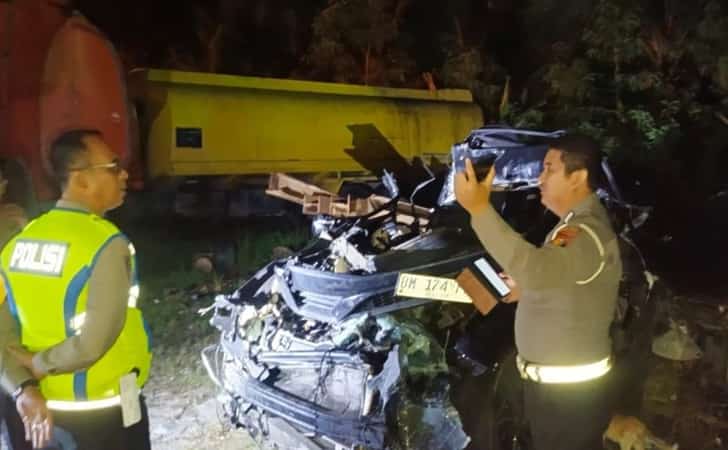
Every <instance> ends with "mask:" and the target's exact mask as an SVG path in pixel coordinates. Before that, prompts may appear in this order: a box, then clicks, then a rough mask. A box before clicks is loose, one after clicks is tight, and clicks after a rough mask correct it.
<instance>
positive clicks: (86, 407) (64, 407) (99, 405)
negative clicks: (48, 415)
mask: <svg viewBox="0 0 728 450" xmlns="http://www.w3.org/2000/svg"><path fill="white" fill-rule="evenodd" d="M46 404H47V406H48V409H54V410H56V411H91V410H95V409H104V408H111V407H112V406H119V405H121V396H120V395H117V396H115V397H109V398H104V399H101V400H88V401H79V402H74V401H66V400H48V402H47V403H46Z"/></svg>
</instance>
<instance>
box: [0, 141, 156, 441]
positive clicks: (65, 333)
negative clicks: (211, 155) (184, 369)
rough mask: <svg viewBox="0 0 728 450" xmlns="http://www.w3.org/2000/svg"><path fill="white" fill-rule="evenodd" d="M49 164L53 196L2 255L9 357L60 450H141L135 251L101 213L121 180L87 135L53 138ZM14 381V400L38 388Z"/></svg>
mask: <svg viewBox="0 0 728 450" xmlns="http://www.w3.org/2000/svg"><path fill="white" fill-rule="evenodd" d="M50 161H51V166H52V169H53V171H54V173H55V175H56V176H57V177H58V179H59V181H60V182H61V185H62V188H63V189H62V196H61V199H60V200H59V201H58V203H57V204H56V207H55V208H54V209H52V210H51V211H49V212H48V213H46V214H44V215H42V216H41V217H39V218H38V219H36V220H34V221H32V222H31V223H30V224H28V225H27V226H26V227H25V228H24V229H23V231H22V232H21V233H20V234H18V235H17V236H15V237H14V238H13V239H12V240H11V241H10V242H9V243H8V244H7V245H6V246H5V248H4V249H3V251H2V254H1V255H0V268H1V270H2V272H1V273H2V277H3V278H4V281H5V285H6V287H7V291H8V292H7V299H8V302H7V303H8V304H9V307H10V310H11V313H12V315H13V316H14V317H15V319H16V320H17V323H18V324H19V333H20V342H21V344H22V347H11V348H10V350H11V354H12V355H13V356H15V357H16V358H17V360H18V361H19V362H20V364H22V365H23V366H25V367H27V368H28V369H29V370H30V371H31V372H32V373H33V375H34V376H35V380H38V382H39V387H40V391H41V392H42V395H43V396H44V397H45V399H46V401H47V408H48V410H50V411H51V413H52V417H53V420H54V422H55V425H56V427H55V428H54V439H56V440H57V441H58V442H59V443H60V444H61V445H62V448H63V449H66V448H77V449H79V450H85V449H104V450H110V449H120V450H121V449H125V450H126V449H129V450H131V449H134V450H139V449H142V450H143V449H149V448H150V443H149V423H148V418H147V413H146V407H145V405H144V402H143V398H142V397H141V396H140V388H141V387H142V386H143V384H144V382H145V381H146V379H147V376H148V373H149V367H150V363H151V352H150V348H149V336H148V334H147V331H146V328H145V325H144V322H143V319H142V315H141V312H140V310H139V309H137V307H136V301H137V297H138V295H139V287H138V284H137V277H136V264H135V258H134V247H133V246H132V245H131V243H130V242H129V240H128V239H127V238H126V237H125V236H124V235H123V234H121V232H120V231H119V230H118V228H116V226H114V225H113V224H112V223H110V222H108V221H107V220H105V219H103V217H102V216H103V214H104V213H105V212H106V211H108V210H110V209H113V208H115V207H117V206H119V205H120V204H121V203H122V202H123V199H124V195H125V191H126V180H127V178H128V174H127V173H126V171H125V170H124V169H123V167H122V166H121V165H120V163H119V160H118V158H117V157H116V155H115V154H114V152H113V151H112V150H111V149H110V148H109V147H108V145H107V144H106V143H105V142H104V140H103V138H102V136H101V134H100V133H99V132H97V131H94V130H74V131H70V132H67V133H65V134H63V135H62V136H60V137H59V138H58V139H57V140H56V141H55V142H54V143H53V145H52V148H51V152H50ZM4 375H5V374H4ZM13 382H14V383H15V384H17V385H18V389H19V392H16V393H15V395H16V396H17V395H22V391H23V390H24V389H32V387H33V384H35V383H36V382H35V381H34V380H33V379H31V380H13ZM6 384H12V383H7V382H6ZM21 414H22V412H21ZM28 420H29V421H33V418H28ZM37 426H42V425H37ZM71 442H72V443H73V444H71Z"/></svg>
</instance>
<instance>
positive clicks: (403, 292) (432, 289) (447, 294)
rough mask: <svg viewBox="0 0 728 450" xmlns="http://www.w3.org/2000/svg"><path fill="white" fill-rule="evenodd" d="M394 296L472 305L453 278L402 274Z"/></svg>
mask: <svg viewBox="0 0 728 450" xmlns="http://www.w3.org/2000/svg"><path fill="white" fill-rule="evenodd" d="M394 294H395V295H399V296H402V297H413V298H426V299H430V300H440V301H444V302H455V303H472V300H470V297H469V296H468V294H466V293H465V291H463V290H462V289H461V288H460V285H458V283H457V281H455V280H453V279H452V278H443V277H433V276H430V275H417V274H413V273H400V274H399V277H397V284H396V286H395V289H394Z"/></svg>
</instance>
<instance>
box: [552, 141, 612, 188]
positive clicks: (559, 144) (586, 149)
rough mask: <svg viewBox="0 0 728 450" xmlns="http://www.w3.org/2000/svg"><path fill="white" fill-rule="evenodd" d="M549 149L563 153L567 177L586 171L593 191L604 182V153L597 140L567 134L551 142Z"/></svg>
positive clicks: (562, 158) (562, 159) (562, 157)
mask: <svg viewBox="0 0 728 450" xmlns="http://www.w3.org/2000/svg"><path fill="white" fill-rule="evenodd" d="M549 148H550V149H553V150H558V151H560V152H561V161H562V162H563V163H564V171H565V172H566V174H567V175H568V174H570V173H572V172H574V171H575V170H581V169H586V171H587V174H588V176H587V183H588V184H589V188H590V189H591V190H592V191H595V190H597V188H599V186H600V184H601V181H602V177H601V173H602V171H601V161H602V152H601V149H600V148H599V144H598V143H597V141H596V140H594V139H593V138H591V137H589V136H586V135H583V134H567V135H565V136H561V137H558V138H556V139H554V140H552V141H550V142H549Z"/></svg>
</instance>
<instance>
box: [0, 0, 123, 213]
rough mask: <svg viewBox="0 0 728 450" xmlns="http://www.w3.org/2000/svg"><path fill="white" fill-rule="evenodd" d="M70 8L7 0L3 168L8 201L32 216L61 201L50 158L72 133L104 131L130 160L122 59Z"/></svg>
mask: <svg viewBox="0 0 728 450" xmlns="http://www.w3.org/2000/svg"><path fill="white" fill-rule="evenodd" d="M70 3H71V1H70V0H13V1H11V2H8V1H0V161H1V162H2V166H0V167H2V172H3V176H4V177H5V178H6V179H7V180H8V181H9V186H8V199H7V200H8V201H11V202H15V203H19V204H21V205H23V206H25V207H26V208H30V209H31V210H32V209H33V208H32V207H33V205H35V204H37V203H38V202H39V203H41V204H42V203H47V202H50V201H53V200H55V199H56V198H57V196H58V188H57V186H56V183H55V182H54V181H53V178H52V176H51V173H50V170H49V166H48V159H47V155H48V151H49V148H50V145H51V143H52V142H53V140H54V139H55V138H57V137H58V136H59V135H60V134H62V133H63V132H64V131H68V130H70V129H74V128H93V129H97V130H99V131H101V132H102V133H103V135H104V138H105V140H106V141H107V142H108V143H109V145H110V146H111V147H112V148H113V149H114V151H115V152H117V153H118V154H119V156H120V158H121V159H122V160H124V161H128V160H129V157H130V149H131V146H130V142H131V136H130V134H131V133H130V124H129V120H130V119H129V117H130V115H129V106H128V101H127V95H126V85H125V81H124V72H123V70H122V66H121V63H120V61H119V58H118V55H117V53H116V51H115V50H114V48H113V46H112V45H111V43H110V42H109V41H108V40H107V39H106V37H105V36H104V35H103V34H102V33H101V32H99V30H98V29H96V28H95V27H94V26H93V25H91V24H90V23H89V22H88V21H87V20H86V19H85V18H84V17H83V16H81V15H80V14H78V13H74V12H73V11H72V9H71V8H70Z"/></svg>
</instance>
